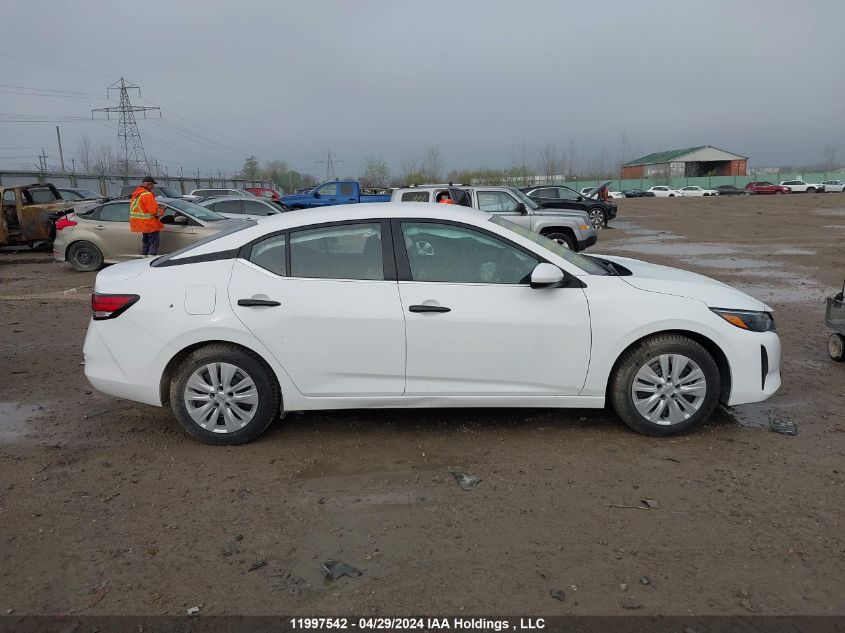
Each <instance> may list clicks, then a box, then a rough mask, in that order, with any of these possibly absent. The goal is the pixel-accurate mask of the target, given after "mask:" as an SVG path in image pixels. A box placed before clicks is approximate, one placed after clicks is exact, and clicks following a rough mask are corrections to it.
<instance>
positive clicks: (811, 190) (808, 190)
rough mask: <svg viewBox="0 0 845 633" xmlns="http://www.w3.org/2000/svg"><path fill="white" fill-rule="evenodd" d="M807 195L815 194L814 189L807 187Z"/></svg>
mask: <svg viewBox="0 0 845 633" xmlns="http://www.w3.org/2000/svg"><path fill="white" fill-rule="evenodd" d="M807 193H816V188H815V187H807Z"/></svg>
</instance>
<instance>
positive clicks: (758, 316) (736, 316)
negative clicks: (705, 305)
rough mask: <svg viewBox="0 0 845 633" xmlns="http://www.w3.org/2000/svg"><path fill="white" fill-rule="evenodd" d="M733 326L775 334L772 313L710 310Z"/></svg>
mask: <svg viewBox="0 0 845 633" xmlns="http://www.w3.org/2000/svg"><path fill="white" fill-rule="evenodd" d="M710 309H711V310H712V311H713V312H715V313H716V314H718V315H719V316H720V317H722V318H723V319H724V320H725V321H727V322H728V323H730V324H731V325H735V326H736V327H738V328H740V329H743V330H750V331H752V332H775V331H776V329H775V319H774V317H773V316H772V314H771V312H754V311H753V310H726V309H724V308H710Z"/></svg>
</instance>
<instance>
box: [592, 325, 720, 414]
mask: <svg viewBox="0 0 845 633" xmlns="http://www.w3.org/2000/svg"><path fill="white" fill-rule="evenodd" d="M667 334H669V335H671V334H675V335H679V336H685V337H687V338H689V339H691V340H693V341H695V342H696V343H698V344H699V345H701V346H702V347H703V348H704V349H706V350H707V352H708V353H709V354H710V356H712V357H713V360H714V362H715V363H716V367H717V368H718V369H719V379H720V382H721V391H720V392H719V401H720V402H727V401H728V400H729V399H730V396H731V389H732V377H731V366H730V363H728V357H727V356H726V355H725V353H724V352H723V351H722V348H721V347H719V345H718V344H717V343H716V342H715V341H713V339H711V338H709V337H707V336H705V335H704V334H701V333H700V332H693V331H692V330H684V329H670V330H660V331H658V332H649V333H648V334H645V335H643V336H641V337H640V338H638V339H637V340H635V341H633V342H632V343H630V344H629V345H628V346H627V347H625V348H624V349H622V350H621V351H620V352H619V354H618V355H617V356H616V360H614V361H613V366H612V367H611V369H610V373H609V374H608V380H607V383H606V384H607V386H606V387H605V402H608V401H609V399H610V385H611V382H612V377H613V376H614V375H615V373H616V371H617V369H618V368H619V362H620V361H621V359H622V357H623V356H624V355H625V354H626V353H627V352H628V351H629V350H631V349H634V348H635V347H638V346H640V345H642V344H643V343H645V342H646V341H647V340H649V339H651V338H654V337H655V336H665V335H667Z"/></svg>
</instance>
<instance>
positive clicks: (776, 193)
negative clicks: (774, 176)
mask: <svg viewBox="0 0 845 633" xmlns="http://www.w3.org/2000/svg"><path fill="white" fill-rule="evenodd" d="M782 193H783V191H781V190H780V189H778V190H777V191H775V195H776V196H779V195H781V194H782Z"/></svg>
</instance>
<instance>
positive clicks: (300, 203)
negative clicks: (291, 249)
mask: <svg viewBox="0 0 845 633" xmlns="http://www.w3.org/2000/svg"><path fill="white" fill-rule="evenodd" d="M389 200H390V195H389V194H376V195H373V194H367V193H363V192H362V191H361V183H359V182H358V181H356V180H331V181H329V182H324V183H323V184H321V185H318V186H316V187H315V188H314V189H312V190H311V191H309V192H308V193H302V194H293V195H289V196H282V198H281V201H282V202H283V203H284V204H285V205H286V206H287V207H288V208H290V209H314V208H317V207H331V206H335V205H338V204H359V203H361V202H388V201H389Z"/></svg>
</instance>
